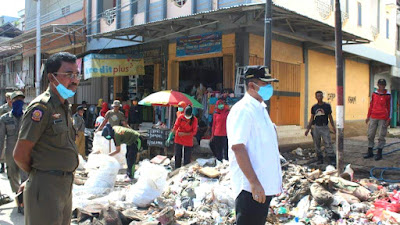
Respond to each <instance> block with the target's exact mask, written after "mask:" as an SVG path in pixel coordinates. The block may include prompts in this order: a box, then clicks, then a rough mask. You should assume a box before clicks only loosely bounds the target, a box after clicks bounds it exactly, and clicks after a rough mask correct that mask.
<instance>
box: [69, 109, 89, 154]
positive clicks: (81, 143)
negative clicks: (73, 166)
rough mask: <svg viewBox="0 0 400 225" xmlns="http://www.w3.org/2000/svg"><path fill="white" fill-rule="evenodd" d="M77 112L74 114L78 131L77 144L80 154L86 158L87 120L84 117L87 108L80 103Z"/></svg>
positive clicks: (75, 127) (76, 130)
mask: <svg viewBox="0 0 400 225" xmlns="http://www.w3.org/2000/svg"><path fill="white" fill-rule="evenodd" d="M76 110H77V111H76V113H75V114H74V116H73V117H72V118H73V121H74V123H73V124H74V129H75V132H76V140H75V144H76V147H77V148H78V152H79V154H80V155H81V156H82V157H83V158H84V159H86V153H85V120H84V119H83V113H84V111H85V110H86V109H85V108H84V106H82V105H80V106H78V107H77V108H76Z"/></svg>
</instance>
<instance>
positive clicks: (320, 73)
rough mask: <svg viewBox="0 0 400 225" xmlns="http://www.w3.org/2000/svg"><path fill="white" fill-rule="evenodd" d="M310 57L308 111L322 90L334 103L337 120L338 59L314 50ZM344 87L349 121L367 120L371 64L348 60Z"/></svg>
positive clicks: (326, 99)
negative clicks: (316, 94) (316, 93)
mask: <svg viewBox="0 0 400 225" xmlns="http://www.w3.org/2000/svg"><path fill="white" fill-rule="evenodd" d="M308 55H309V65H308V68H309V74H308V87H309V88H308V90H309V91H308V108H310V109H311V107H312V105H314V104H315V103H316V99H315V92H316V91H318V90H320V91H322V92H323V93H324V101H325V102H328V103H330V104H331V106H332V116H333V118H334V119H336V102H337V95H336V64H335V57H334V56H333V55H328V54H325V53H321V52H317V51H312V50H310V51H309V52H308ZM344 85H345V89H344V96H345V97H344V104H345V120H346V121H360V120H364V119H365V118H366V116H367V112H368V106H369V65H368V64H364V63H360V62H356V61H353V60H346V62H345V83H344ZM308 113H310V110H309V111H308ZM309 115H310V114H308V117H309Z"/></svg>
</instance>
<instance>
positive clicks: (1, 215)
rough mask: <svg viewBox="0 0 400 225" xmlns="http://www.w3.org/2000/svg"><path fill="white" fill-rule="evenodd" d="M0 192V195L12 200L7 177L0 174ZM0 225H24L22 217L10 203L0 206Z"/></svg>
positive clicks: (13, 204)
mask: <svg viewBox="0 0 400 225" xmlns="http://www.w3.org/2000/svg"><path fill="white" fill-rule="evenodd" d="M0 191H1V193H2V194H7V195H8V196H10V197H11V198H12V199H14V196H15V195H14V194H13V193H12V191H11V187H10V183H9V182H8V179H7V175H6V174H5V173H0ZM0 224H1V225H24V224H25V223H24V216H23V215H22V214H20V213H18V210H17V205H16V204H15V202H11V203H8V204H5V205H2V206H0Z"/></svg>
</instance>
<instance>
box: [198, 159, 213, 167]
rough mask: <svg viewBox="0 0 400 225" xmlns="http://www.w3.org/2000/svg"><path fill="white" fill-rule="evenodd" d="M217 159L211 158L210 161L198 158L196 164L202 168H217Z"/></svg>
mask: <svg viewBox="0 0 400 225" xmlns="http://www.w3.org/2000/svg"><path fill="white" fill-rule="evenodd" d="M215 160H216V159H215V158H210V159H202V158H198V159H196V162H197V163H198V164H199V165H200V166H201V167H204V166H215V165H216V162H215Z"/></svg>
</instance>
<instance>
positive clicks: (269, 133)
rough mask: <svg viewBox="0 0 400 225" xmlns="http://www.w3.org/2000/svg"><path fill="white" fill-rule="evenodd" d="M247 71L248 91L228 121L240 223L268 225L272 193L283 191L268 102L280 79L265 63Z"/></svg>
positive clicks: (232, 110)
mask: <svg viewBox="0 0 400 225" xmlns="http://www.w3.org/2000/svg"><path fill="white" fill-rule="evenodd" d="M244 75H245V80H246V88H247V92H246V94H245V95H244V97H243V98H242V99H241V100H240V101H239V102H237V103H236V104H235V105H234V106H233V107H232V109H231V111H230V113H229V116H228V119H227V123H226V124H227V125H226V126H227V135H228V143H229V152H228V154H229V163H230V171H231V175H232V185H233V191H234V195H235V197H236V200H235V210H236V223H237V225H248V224H251V225H264V224H265V222H266V218H267V215H268V208H269V204H270V202H271V199H272V197H274V196H276V195H278V194H280V193H281V192H282V170H281V164H280V159H279V149H278V138H277V134H276V130H275V125H274V124H273V123H272V121H271V119H270V117H269V115H268V111H267V109H266V107H267V106H266V104H265V103H264V101H266V100H269V99H270V98H271V96H272V94H273V87H272V85H271V83H272V82H278V80H277V79H274V78H272V77H271V75H270V73H269V69H268V68H266V67H264V66H248V67H246V68H245V71H244Z"/></svg>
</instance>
